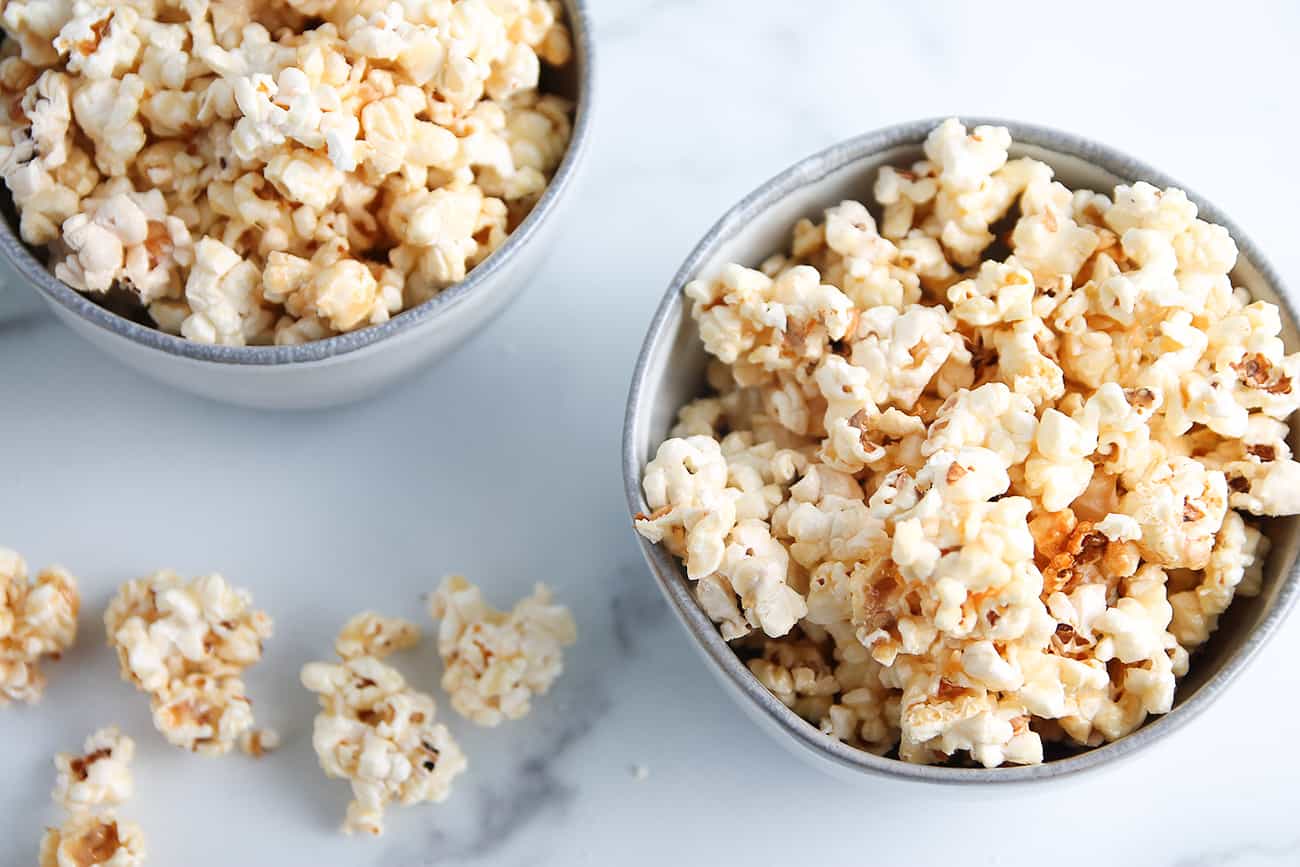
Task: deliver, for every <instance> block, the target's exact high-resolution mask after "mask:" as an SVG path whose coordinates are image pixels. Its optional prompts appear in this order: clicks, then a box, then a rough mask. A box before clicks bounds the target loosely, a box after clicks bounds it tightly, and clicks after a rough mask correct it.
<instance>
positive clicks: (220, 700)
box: [104, 571, 271, 755]
mask: <svg viewBox="0 0 1300 867" xmlns="http://www.w3.org/2000/svg"><path fill="white" fill-rule="evenodd" d="M104 625H105V627H106V629H107V631H108V644H109V646H110V647H112V648H113V649H115V650H116V651H117V655H118V661H119V662H120V665H121V671H122V678H123V680H127V681H130V682H131V683H133V684H135V685H136V687H137V688H138V689H140V690H143V691H144V692H147V693H149V697H150V707H151V708H152V709H153V720H154V725H155V726H156V727H157V729H158V731H160V732H161V733H162V734H163V736H164V737H165V738H167V740H168V741H169V742H170V743H172V744H174V745H175V746H178V747H181V748H183V749H187V750H190V751H192V752H196V753H202V754H205V755H222V754H224V753H227V752H229V751H230V749H231V748H232V747H233V746H235V744H236V743H238V742H239V741H240V738H241V737H242V736H243V735H244V734H245V733H246V732H249V731H250V730H251V729H252V727H253V710H252V702H251V700H250V699H249V698H248V696H247V694H246V689H245V687H244V682H243V680H242V677H241V675H242V673H243V671H244V669H246V668H247V667H248V666H250V665H252V664H253V663H255V662H257V661H258V660H259V659H261V657H262V644H263V642H264V641H265V640H266V639H267V638H269V637H270V635H271V618H270V617H268V616H267V614H266V613H265V612H262V611H258V610H255V609H254V608H253V603H252V598H251V597H250V596H249V594H248V592H247V591H245V590H241V589H239V588H237V587H234V586H233V585H231V584H230V583H228V582H227V581H226V580H225V579H224V578H222V577H221V576H220V575H215V574H214V575H204V576H202V577H199V578H195V579H194V580H193V581H189V582H186V581H185V580H184V579H183V578H182V577H181V576H179V575H177V574H176V573H175V572H171V571H162V572H157V573H155V574H153V575H151V576H149V577H148V578H141V579H137V580H134V581H128V582H127V583H125V584H123V585H122V587H121V588H120V589H119V590H118V593H117V596H116V597H114V599H113V601H112V602H110V603H109V606H108V610H107V611H106V612H105V613H104Z"/></svg>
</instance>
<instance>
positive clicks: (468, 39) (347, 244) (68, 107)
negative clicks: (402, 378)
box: [0, 0, 573, 346]
mask: <svg viewBox="0 0 1300 867" xmlns="http://www.w3.org/2000/svg"><path fill="white" fill-rule="evenodd" d="M417 7H418V8H417ZM172 11H175V10H172ZM559 13H560V10H559V6H558V5H555V6H552V5H550V4H549V3H548V2H546V0H527V2H519V3H515V2H509V3H486V4H485V3H481V2H472V3H471V2H464V3H446V4H433V5H432V6H428V7H427V8H425V7H419V5H418V4H416V5H411V4H402V3H368V4H360V5H358V4H356V3H344V4H332V3H323V2H307V0H302V2H293V3H290V4H288V5H285V4H280V5H271V6H261V7H257V8H253V7H250V6H247V4H243V5H240V4H235V5H234V6H230V5H229V4H226V5H223V4H198V5H196V6H194V7H193V8H189V7H187V8H186V10H185V14H183V15H180V16H173V15H171V14H170V12H168V10H166V9H163V8H162V7H157V8H155V7H154V6H153V5H150V4H143V5H142V4H135V5H127V6H113V5H111V4H107V3H105V2H104V0H60V2H57V3H54V4H53V5H51V4H48V3H46V4H32V3H27V2H23V0H15V2H12V3H9V4H7V5H6V6H5V8H4V10H3V11H2V12H0V27H3V28H4V29H5V31H6V34H7V35H8V37H9V44H11V45H14V46H15V49H14V50H12V51H11V52H10V56H9V57H8V58H6V59H4V60H3V62H2V63H0V66H2V67H3V71H0V95H3V96H5V97H6V99H7V104H9V105H11V107H12V109H13V110H12V111H10V112H8V113H6V114H5V116H4V117H3V118H0V177H3V179H4V180H5V182H6V184H7V185H8V186H9V188H10V191H11V192H12V193H13V199H14V203H15V205H16V208H17V210H18V212H19V225H20V233H21V235H22V237H23V239H24V240H25V241H26V242H27V243H29V244H33V245H48V247H49V249H48V252H49V267H50V268H51V270H52V271H53V272H54V274H55V276H56V277H58V278H59V279H61V280H63V281H64V282H66V283H68V284H69V285H70V286H72V287H73V288H75V289H77V290H79V291H82V292H85V293H87V294H90V295H92V296H98V295H103V294H106V293H108V292H110V291H112V290H125V291H126V292H127V293H129V294H130V295H133V296H134V297H135V299H136V300H137V301H138V303H139V306H140V308H141V309H142V310H143V311H145V312H147V313H148V315H149V316H150V317H151V318H152V319H153V321H154V324H156V325H157V326H158V327H159V328H160V329H162V330H164V331H168V332H170V333H174V334H179V335H180V336H182V337H185V338H187V339H190V340H194V341H198V342H205V343H215V344H221V345H230V346H244V345H261V344H270V343H278V344H281V345H288V344H297V343H303V342H306V341H308V340H318V339H323V338H326V337H329V336H332V335H335V334H340V333H345V332H349V331H353V330H356V329H359V328H363V327H366V326H368V325H372V324H378V323H381V322H384V321H386V320H387V319H389V318H390V317H391V316H393V315H395V314H397V313H399V312H401V311H402V310H404V309H407V308H409V307H412V306H415V305H417V304H420V303H423V302H424V301H427V300H429V299H430V298H432V297H433V296H434V295H436V294H437V293H438V292H440V291H442V290H443V289H444V288H446V287H448V286H450V285H452V284H454V283H457V282H459V281H460V280H463V279H464V278H465V276H466V274H467V273H468V272H469V271H470V270H471V269H472V268H474V267H475V266H477V265H478V264H480V263H481V262H483V261H484V260H485V259H486V258H487V257H488V256H489V255H490V254H491V253H492V252H493V251H494V250H496V249H497V248H498V247H499V246H501V244H502V243H504V241H505V239H506V237H508V235H509V233H510V232H511V231H512V230H513V229H514V228H515V227H516V226H517V225H519V223H520V222H521V221H522V220H523V219H524V217H526V216H527V214H528V212H529V210H531V208H532V207H533V205H534V204H535V203H536V201H537V200H538V198H539V197H540V196H541V194H542V193H543V192H544V191H545V189H546V186H547V184H548V183H549V181H550V179H551V177H552V176H553V175H554V173H555V171H556V170H557V168H558V167H559V164H560V162H561V160H562V159H563V156H564V153H565V152H566V150H567V147H568V143H569V138H570V137H571V134H572V114H573V106H572V105H571V104H570V103H569V102H567V101H566V100H564V99H562V98H560V97H558V96H555V95H553V94H543V93H539V91H538V88H539V86H540V81H541V79H542V78H543V76H542V74H541V73H542V67H543V65H544V64H545V65H550V66H562V65H565V64H567V63H568V62H569V60H570V58H571V54H572V45H571V40H570V38H569V35H568V30H567V27H566V25H565V23H564V22H563V21H562V20H561V19H560V17H559ZM128 205H134V206H135V207H137V208H138V209H140V210H143V211H144V212H145V214H146V217H147V220H146V225H147V231H146V232H145V234H144V236H143V237H142V236H140V234H139V233H138V232H135V231H133V229H134V227H135V226H137V225H138V224H139V221H138V220H132V221H128V222H125V223H123V222H114V219H115V215H116V216H121V215H122V213H123V211H124V210H126V209H127V207H128ZM274 256H279V257H284V256H287V257H292V258H293V259H294V260H298V261H303V262H307V263H310V266H311V268H310V273H309V274H308V279H304V280H302V281H299V282H298V283H296V284H294V285H292V286H290V287H288V288H277V286H278V284H279V283H281V282H282V278H283V276H284V274H283V270H282V269H280V268H279V264H280V263H273V262H272V261H271V259H272V257H274ZM277 269H278V271H279V272H278V273H277ZM115 297H117V296H115Z"/></svg>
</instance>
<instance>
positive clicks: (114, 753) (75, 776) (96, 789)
mask: <svg viewBox="0 0 1300 867" xmlns="http://www.w3.org/2000/svg"><path fill="white" fill-rule="evenodd" d="M84 748H85V751H84V753H83V754H81V755H76V754H72V753H59V754H58V755H57V756H55V757H54V766H55V768H56V769H57V770H58V778H57V780H56V781H55V784H54V793H53V796H54V801H55V803H57V804H59V805H60V806H61V807H63V808H64V809H65V810H67V811H68V813H69V815H68V817H67V819H66V820H65V821H64V823H63V825H62V826H60V827H58V828H46V830H45V835H44V836H43V837H42V838H41V852H40V865H41V867H91V865H103V867H137V865H141V864H143V863H144V856H145V847H144V834H143V833H142V832H141V830H140V828H139V827H138V826H137V825H135V824H133V823H131V822H124V821H122V820H119V819H118V818H117V817H116V815H115V814H114V812H113V810H112V808H113V807H115V806H118V805H120V804H121V803H123V802H124V801H125V800H126V799H127V798H129V797H130V796H131V791H132V788H133V782H132V779H131V769H130V767H129V765H130V762H131V757H132V756H133V755H134V753H135V743H134V742H133V741H132V740H131V739H130V738H129V737H127V736H126V735H124V734H122V733H121V732H119V731H118V730H117V729H116V728H111V727H110V728H105V729H100V730H99V731H97V732H95V733H94V734H92V735H90V737H88V738H86V742H85V745H84Z"/></svg>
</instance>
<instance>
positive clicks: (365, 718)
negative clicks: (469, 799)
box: [301, 612, 466, 836]
mask: <svg viewBox="0 0 1300 867" xmlns="http://www.w3.org/2000/svg"><path fill="white" fill-rule="evenodd" d="M418 640H419V628H418V627H417V626H415V624H413V623H409V622H407V621H403V620H399V619H396V618H386V617H382V616H380V615H377V614H372V613H369V612H367V613H365V614H360V615H357V616H356V617H354V618H352V620H350V621H348V623H347V625H345V626H344V628H343V631H342V632H341V633H340V634H339V637H338V641H337V642H336V644H335V647H336V649H337V650H338V653H339V656H340V657H342V661H341V662H339V663H328V662H312V663H308V664H307V665H305V666H303V669H302V675H301V678H302V685H303V686H305V687H306V688H307V689H308V690H310V691H311V692H314V693H316V695H317V697H318V698H319V699H320V706H321V711H320V713H319V714H317V716H316V722H315V726H314V728H313V731H312V746H313V747H314V748H315V750H316V755H317V757H318V758H319V760H320V766H321V769H322V770H323V771H324V772H325V774H326V775H327V776H330V777H334V778H338V779H345V780H348V781H349V782H350V783H351V785H352V802H351V803H349V804H348V809H347V816H346V818H345V819H344V821H343V831H344V833H347V834H351V833H354V832H356V831H361V832H364V833H367V834H372V835H375V836H378V835H380V834H382V833H383V832H384V810H385V808H386V807H387V806H388V805H389V804H390V803H393V802H397V803H399V804H402V805H409V804H416V803H421V802H426V801H432V802H440V801H443V800H445V799H446V798H447V797H448V796H449V795H450V794H451V785H452V782H453V781H454V780H455V778H456V777H457V776H459V775H460V774H461V772H462V771H464V770H465V767H466V761H465V756H464V754H463V753H462V752H461V750H460V747H459V746H458V745H457V744H456V741H455V740H454V739H453V738H452V736H451V733H450V732H449V731H447V727H446V726H444V725H442V724H440V723H435V722H434V717H435V714H436V711H437V708H436V705H435V704H434V701H433V698H432V696H429V695H427V694H426V693H422V692H418V691H417V690H414V689H412V688H410V687H409V686H407V684H406V681H405V679H404V678H403V677H402V675H401V674H400V673H399V672H398V671H397V669H395V668H393V667H392V666H389V665H387V664H385V663H384V662H382V661H381V660H380V657H382V656H386V655H388V654H389V653H391V652H393V651H395V650H400V649H404V648H407V647H411V646H413V645H414V644H415V643H416V642H417V641H418Z"/></svg>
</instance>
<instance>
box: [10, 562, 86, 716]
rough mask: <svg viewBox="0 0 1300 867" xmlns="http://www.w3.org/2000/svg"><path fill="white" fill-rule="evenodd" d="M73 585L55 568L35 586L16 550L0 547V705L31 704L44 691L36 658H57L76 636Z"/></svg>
mask: <svg viewBox="0 0 1300 867" xmlns="http://www.w3.org/2000/svg"><path fill="white" fill-rule="evenodd" d="M80 607H81V594H80V592H79V591H78V589H77V581H76V579H75V578H73V577H72V576H71V575H70V574H68V573H67V572H66V571H64V570H63V569H61V568H59V567H57V566H54V567H51V568H49V569H46V570H44V571H42V572H41V573H40V574H39V575H37V576H36V580H35V581H34V582H32V581H29V579H28V577H27V562H26V561H25V560H23V558H22V557H21V556H19V554H18V552H16V551H11V550H9V549H7V548H0V705H4V704H8V703H9V702H11V701H22V702H27V703H28V704H34V703H36V702H38V701H40V698H41V694H42V693H43V692H44V691H45V675H44V674H43V673H42V672H41V670H40V668H39V667H38V664H37V663H38V662H39V661H40V659H41V657H43V656H48V657H53V658H54V659H58V657H59V654H61V653H63V651H65V650H67V649H68V648H69V647H71V646H72V644H73V642H74V641H76V638H77V611H78V610H79V609H80Z"/></svg>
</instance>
